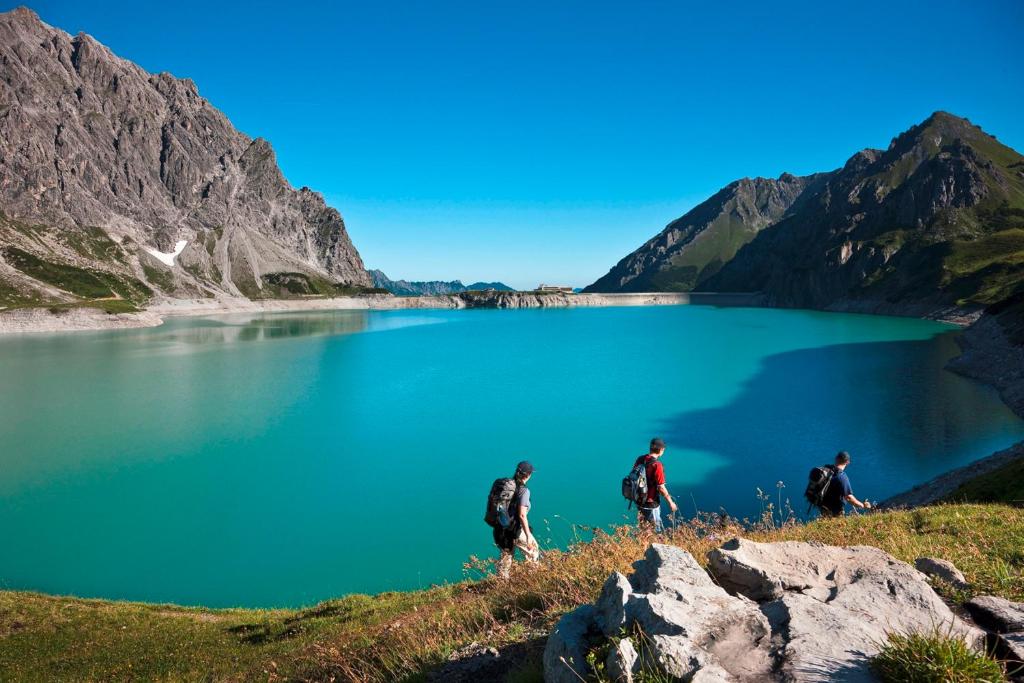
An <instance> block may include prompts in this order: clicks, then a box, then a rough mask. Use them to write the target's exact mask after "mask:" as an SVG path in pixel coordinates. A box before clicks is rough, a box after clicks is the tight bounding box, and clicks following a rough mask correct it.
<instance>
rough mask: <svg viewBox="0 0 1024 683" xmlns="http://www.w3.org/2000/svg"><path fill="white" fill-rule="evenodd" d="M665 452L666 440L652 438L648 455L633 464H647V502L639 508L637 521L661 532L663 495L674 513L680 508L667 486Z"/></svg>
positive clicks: (642, 456) (662, 528)
mask: <svg viewBox="0 0 1024 683" xmlns="http://www.w3.org/2000/svg"><path fill="white" fill-rule="evenodd" d="M664 454H665V442H664V441H662V440H661V439H658V438H654V439H651V447H650V449H649V450H648V452H647V455H641V456H640V457H639V458H637V459H636V462H635V463H634V464H633V466H634V467H636V466H637V465H639V464H640V463H641V462H643V463H644V464H645V465H646V466H647V467H646V469H647V503H646V504H644V505H640V506H639V507H638V508H637V513H638V514H637V523H638V524H639V525H640V526H652V527H654V530H655V531H657V532H659V533H660V532H661V531H663V530H664V527H663V526H662V523H661V496H665V500H666V501H667V502H668V508H669V510H671V511H672V514H675V511H676V510H678V509H679V507H678V506H677V505H676V502H675V501H674V500H672V496H670V495H668V489H667V488H665V468H664V467H662V465H661V456H663V455H664Z"/></svg>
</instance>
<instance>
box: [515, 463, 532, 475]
mask: <svg viewBox="0 0 1024 683" xmlns="http://www.w3.org/2000/svg"><path fill="white" fill-rule="evenodd" d="M516 474H533V465H531V464H530V462H529V461H528V460H523V461H522V462H521V463H519V464H518V465H516Z"/></svg>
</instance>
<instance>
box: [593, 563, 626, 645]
mask: <svg viewBox="0 0 1024 683" xmlns="http://www.w3.org/2000/svg"><path fill="white" fill-rule="evenodd" d="M632 594H633V589H632V587H631V586H630V585H629V581H628V580H627V579H626V577H625V576H623V575H622V574H620V573H619V572H613V573H612V574H611V575H610V576H609V577H608V580H607V581H605V582H604V587H603V588H602V589H601V597H599V598H598V599H597V602H596V603H595V605H594V606H595V607H596V608H597V625H598V626H599V627H600V628H601V631H602V632H603V633H604V634H605V635H606V636H609V637H610V636H615V635H618V634H619V632H620V631H621V630H622V628H623V627H624V626H625V625H626V602H627V601H628V600H629V596H630V595H632Z"/></svg>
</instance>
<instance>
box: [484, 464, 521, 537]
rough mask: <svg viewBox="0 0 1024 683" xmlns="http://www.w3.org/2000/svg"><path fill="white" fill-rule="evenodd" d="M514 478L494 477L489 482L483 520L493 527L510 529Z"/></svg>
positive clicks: (514, 489)
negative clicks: (492, 480) (491, 482)
mask: <svg viewBox="0 0 1024 683" xmlns="http://www.w3.org/2000/svg"><path fill="white" fill-rule="evenodd" d="M516 488H517V487H516V480H515V479H512V478H510V477H503V478H501V479H495V480H494V483H493V484H491V492H490V493H489V494H488V495H487V511H486V512H485V513H484V521H485V522H487V524H488V525H490V526H492V527H494V528H495V529H499V528H500V529H510V528H512V525H513V523H514V521H515V520H514V518H513V517H512V511H511V510H510V509H509V508H510V507H511V505H512V499H513V498H514V497H515V495H516Z"/></svg>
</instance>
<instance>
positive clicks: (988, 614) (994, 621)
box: [964, 595, 1024, 680]
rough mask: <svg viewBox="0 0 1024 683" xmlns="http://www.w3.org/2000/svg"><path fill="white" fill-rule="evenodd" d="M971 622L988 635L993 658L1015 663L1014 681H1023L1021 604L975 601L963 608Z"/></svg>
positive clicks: (990, 598) (993, 599)
mask: <svg viewBox="0 0 1024 683" xmlns="http://www.w3.org/2000/svg"><path fill="white" fill-rule="evenodd" d="M964 607H966V608H967V611H968V612H969V613H970V615H971V618H973V619H974V621H975V622H977V624H978V625H980V626H982V627H983V628H985V629H987V630H988V631H989V632H990V636H989V646H990V648H989V649H991V650H993V651H995V654H996V655H997V656H999V657H1001V658H1003V659H1006V660H1008V661H1010V662H1016V666H1012V667H1011V671H1012V672H1013V673H1014V675H1015V676H1016V677H1015V678H1014V679H1013V680H1024V603H1020V602H1011V601H1010V600H1007V599H1005V598H999V597H996V596H994V595H982V596H978V597H975V598H973V599H971V600H969V601H968V602H967V604H965V605H964Z"/></svg>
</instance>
